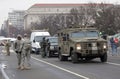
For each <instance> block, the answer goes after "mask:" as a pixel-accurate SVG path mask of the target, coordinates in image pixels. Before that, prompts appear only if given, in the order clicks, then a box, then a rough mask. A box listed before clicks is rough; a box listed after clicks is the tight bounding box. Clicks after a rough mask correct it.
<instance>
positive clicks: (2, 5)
mask: <svg viewBox="0 0 120 79" xmlns="http://www.w3.org/2000/svg"><path fill="white" fill-rule="evenodd" d="M58 1H59V0H0V26H1V24H2V23H3V21H4V20H6V19H7V17H8V12H11V11H12V10H27V9H28V8H29V7H30V6H32V5H33V4H35V3H90V2H94V3H101V2H104V3H114V4H120V0H60V1H59V2H58Z"/></svg>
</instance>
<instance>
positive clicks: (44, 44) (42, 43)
mask: <svg viewBox="0 0 120 79" xmlns="http://www.w3.org/2000/svg"><path fill="white" fill-rule="evenodd" d="M40 46H41V57H42V58H45V56H46V40H45V37H43V40H42V42H41V43H40Z"/></svg>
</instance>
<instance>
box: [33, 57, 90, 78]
mask: <svg viewBox="0 0 120 79" xmlns="http://www.w3.org/2000/svg"><path fill="white" fill-rule="evenodd" d="M32 58H33V59H35V60H37V61H40V62H43V63H45V64H48V65H50V66H53V67H56V68H58V69H60V70H63V71H66V72H68V73H71V74H73V75H76V76H78V77H81V78H83V79H90V78H88V77H85V76H83V75H80V74H77V73H75V72H72V71H69V70H67V69H64V68H62V67H59V66H57V65H54V64H51V63H48V62H46V61H43V60H40V59H37V58H35V57H32Z"/></svg>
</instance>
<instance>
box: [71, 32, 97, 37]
mask: <svg viewBox="0 0 120 79" xmlns="http://www.w3.org/2000/svg"><path fill="white" fill-rule="evenodd" d="M98 36H99V34H98V32H96V31H80V32H73V33H71V37H72V38H84V37H98Z"/></svg>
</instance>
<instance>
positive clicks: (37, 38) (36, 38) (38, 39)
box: [35, 36, 44, 42]
mask: <svg viewBox="0 0 120 79" xmlns="http://www.w3.org/2000/svg"><path fill="white" fill-rule="evenodd" d="M43 37H44V36H36V37H35V41H36V42H41V41H42V39H43Z"/></svg>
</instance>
